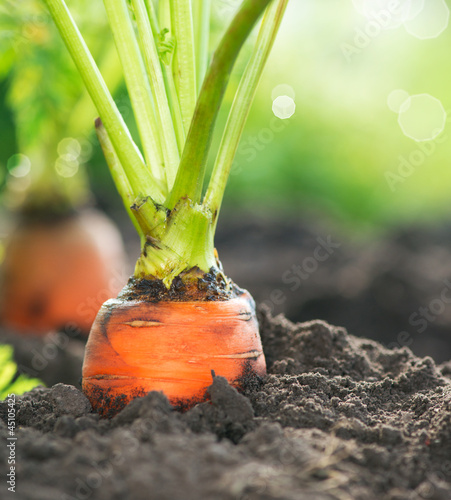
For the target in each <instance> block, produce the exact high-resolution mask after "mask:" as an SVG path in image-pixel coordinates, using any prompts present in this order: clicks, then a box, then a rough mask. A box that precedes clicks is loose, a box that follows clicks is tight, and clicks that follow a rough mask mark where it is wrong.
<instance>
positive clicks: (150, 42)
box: [131, 0, 180, 190]
mask: <svg viewBox="0 0 451 500" xmlns="http://www.w3.org/2000/svg"><path fill="white" fill-rule="evenodd" d="M131 1H132V6H133V8H134V12H135V17H136V23H137V26H138V32H139V40H140V47H141V53H142V54H143V57H144V62H145V65H146V69H147V76H148V78H149V82H150V88H151V89H152V95H153V97H154V102H155V114H156V118H157V122H158V123H157V127H158V131H159V134H158V136H159V137H160V138H161V147H162V151H163V158H164V164H165V168H166V179H167V185H168V190H170V189H171V188H172V185H173V184H174V180H175V176H176V175H177V168H178V165H179V161H180V156H179V150H178V146H177V140H176V137H175V132H174V126H173V124H172V117H171V111H170V109H169V102H168V98H167V96H166V89H165V83H164V78H163V73H162V70H161V64H160V57H159V55H158V50H157V47H156V45H155V40H154V34H153V33H152V27H151V24H150V20H149V17H148V13H147V10H146V6H145V4H144V0H131ZM155 36H157V37H158V33H156V34H155Z"/></svg>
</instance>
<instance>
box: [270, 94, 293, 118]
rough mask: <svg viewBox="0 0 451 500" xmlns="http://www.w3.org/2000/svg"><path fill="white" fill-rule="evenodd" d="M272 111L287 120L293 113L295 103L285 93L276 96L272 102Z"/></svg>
mask: <svg viewBox="0 0 451 500" xmlns="http://www.w3.org/2000/svg"><path fill="white" fill-rule="evenodd" d="M272 111H273V113H274V114H275V115H276V116H277V118H280V119H281V120H287V119H288V118H290V117H291V116H293V115H294V112H295V111H296V103H295V102H294V100H293V99H292V98H291V97H290V96H287V95H281V96H279V97H276V99H274V101H273V103H272Z"/></svg>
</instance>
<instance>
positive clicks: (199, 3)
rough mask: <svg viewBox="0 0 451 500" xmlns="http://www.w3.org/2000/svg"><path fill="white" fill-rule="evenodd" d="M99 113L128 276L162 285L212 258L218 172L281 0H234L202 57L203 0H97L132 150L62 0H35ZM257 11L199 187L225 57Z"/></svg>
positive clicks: (205, 34)
mask: <svg viewBox="0 0 451 500" xmlns="http://www.w3.org/2000/svg"><path fill="white" fill-rule="evenodd" d="M44 1H45V2H46V4H47V6H48V9H49V11H50V13H51V15H52V17H53V19H54V21H55V23H56V25H57V27H58V29H59V31H60V33H61V36H62V38H63V40H64V42H65V44H66V46H67V48H68V49H69V52H70V54H71V56H72V58H73V60H74V62H75V64H76V66H77V68H78V71H79V73H80V75H81V77H82V78H83V80H84V83H85V86H86V88H87V90H88V92H89V94H90V96H91V98H92V100H93V101H94V104H95V105H96V107H97V110H98V113H99V116H100V118H99V119H98V120H97V121H96V130H97V135H98V137H99V141H100V144H101V146H102V149H103V152H104V155H105V158H106V161H107V163H108V165H109V168H110V170H111V173H112V176H113V179H114V182H115V184H116V186H117V189H118V191H119V193H120V195H121V197H122V199H123V201H124V205H125V207H126V209H127V210H128V212H129V215H130V217H131V219H132V221H133V222H134V224H135V227H136V229H137V231H138V233H139V234H140V236H141V242H142V253H141V256H140V258H139V260H138V262H137V265H136V269H135V276H136V277H137V278H157V279H161V280H163V282H164V283H165V284H166V286H167V287H169V286H170V284H171V283H172V280H173V279H174V278H175V277H176V276H178V275H180V274H181V273H183V272H187V271H189V270H190V269H195V268H196V269H197V268H198V269H200V270H201V271H203V272H208V271H209V270H210V269H211V268H212V267H213V268H214V267H216V265H217V260H216V258H215V252H214V246H213V238H214V232H215V228H216V223H217V218H218V213H219V210H220V207H221V203H222V199H223V195H224V190H225V186H226V182H227V178H228V176H229V173H230V169H231V166H232V162H233V159H234V156H235V153H236V150H237V148H238V143H239V140H240V137H241V134H242V131H243V128H244V125H245V122H246V118H247V116H248V114H249V110H250V107H251V104H252V101H253V98H254V95H255V92H256V89H257V85H258V82H259V80H260V77H261V74H262V71H263V68H264V66H265V63H266V61H267V58H268V55H269V53H270V50H271V48H272V45H273V43H274V39H275V36H276V33H277V31H278V28H279V26H280V23H281V20H282V16H283V13H284V11H285V8H286V5H287V2H288V0H272V1H271V0H244V1H243V3H242V5H241V7H240V9H239V10H238V12H237V13H236V15H235V17H234V19H233V21H232V22H231V24H230V26H229V27H228V29H227V31H226V33H225V35H224V36H223V38H222V40H221V42H220V43H219V45H218V47H217V48H216V50H215V51H214V53H213V56H212V57H211V62H210V63H209V64H208V60H209V53H208V44H209V29H210V28H209V24H210V3H211V0H194V1H193V2H192V1H191V0H159V1H158V2H154V1H153V0H104V4H105V8H106V11H107V15H108V22H109V25H110V28H111V31H112V33H113V36H114V40H115V43H116V48H117V51H118V54H119V58H120V61H121V65H122V69H123V73H124V77H125V82H126V85H127V90H128V93H129V95H130V100H131V103H132V108H133V113H134V116H135V120H136V123H137V126H138V131H139V136H140V141H141V145H142V152H141V151H140V149H139V148H138V147H137V145H136V143H135V142H134V141H133V139H132V137H131V134H130V132H129V131H128V129H127V127H126V125H125V123H124V120H123V118H122V116H121V114H120V113H119V111H118V109H117V107H116V105H115V103H114V101H113V99H112V97H111V94H110V93H109V91H108V88H107V87H106V85H105V82H104V80H103V78H102V75H101V74H100V72H99V70H98V68H97V66H96V63H95V62H94V60H93V58H92V56H91V54H90V52H89V49H88V48H87V46H86V44H85V42H84V40H83V38H82V36H81V34H80V32H79V30H78V28H77V26H76V24H75V22H74V20H73V18H72V17H71V15H70V12H69V10H68V8H67V6H66V4H65V2H64V0H44ZM264 11H265V14H264V17H263V21H262V23H261V27H260V30H259V34H258V37H257V40H256V43H255V47H254V49H253V52H252V54H251V56H250V59H249V62H248V64H247V67H246V69H245V71H244V74H243V75H242V78H241V81H240V84H239V86H238V89H237V91H236V95H235V98H234V101H233V104H232V107H231V109H230V112H229V117H228V120H227V123H226V126H225V128H224V131H223V135H222V140H221V143H220V146H219V150H218V152H217V155H216V160H215V163H214V167H213V171H212V174H211V177H210V179H209V182H208V184H207V186H206V191H205V194H203V193H204V182H205V171H206V165H207V159H208V154H209V151H210V148H211V141H212V136H213V131H214V128H215V124H216V120H217V116H218V113H219V109H220V107H221V104H222V101H223V97H224V93H225V90H226V88H227V84H228V81H229V78H230V74H231V72H232V69H233V66H234V63H235V61H236V59H237V57H238V54H239V52H240V49H241V47H242V46H243V44H244V42H245V41H246V39H247V37H248V36H249V34H250V33H251V31H252V29H253V27H254V25H255V24H256V22H257V21H258V19H259V18H260V16H261V15H262V14H263V12H264Z"/></svg>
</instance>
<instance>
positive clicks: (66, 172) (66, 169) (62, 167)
mask: <svg viewBox="0 0 451 500" xmlns="http://www.w3.org/2000/svg"><path fill="white" fill-rule="evenodd" d="M78 167H79V162H78V160H77V159H74V157H73V155H72V154H64V155H61V156H60V157H59V158H58V159H57V160H56V162H55V170H56V173H57V174H58V175H59V176H61V177H65V178H68V177H73V176H74V175H75V174H76V173H77V172H78Z"/></svg>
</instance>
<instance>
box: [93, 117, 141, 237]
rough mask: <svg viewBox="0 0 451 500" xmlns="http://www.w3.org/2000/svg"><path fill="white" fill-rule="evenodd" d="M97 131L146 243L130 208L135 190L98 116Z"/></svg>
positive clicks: (127, 205)
mask: <svg viewBox="0 0 451 500" xmlns="http://www.w3.org/2000/svg"><path fill="white" fill-rule="evenodd" d="M96 133H97V137H98V139H99V143H100V146H101V148H102V151H103V155H104V156H105V160H106V162H107V165H108V167H109V169H110V172H111V176H112V178H113V181H114V184H115V185H116V188H117V190H118V192H119V195H120V196H121V198H122V202H123V203H124V207H125V209H126V210H127V213H128V215H129V217H130V219H131V220H132V222H133V225H134V226H135V228H136V230H137V231H138V234H139V236H140V238H141V242H142V243H144V233H143V231H142V229H141V227H140V225H139V224H138V222H137V220H136V218H135V217H134V215H133V212H132V211H131V209H130V207H131V206H132V205H133V203H134V195H133V190H132V188H131V186H130V182H129V181H128V178H127V175H126V173H125V171H124V169H123V168H122V165H121V162H120V161H119V157H118V156H117V154H116V151H115V149H114V146H113V143H112V142H111V140H110V138H109V137H108V133H107V131H106V130H105V127H104V126H103V123H102V120H101V119H100V118H97V120H96Z"/></svg>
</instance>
